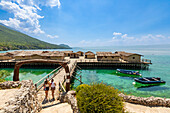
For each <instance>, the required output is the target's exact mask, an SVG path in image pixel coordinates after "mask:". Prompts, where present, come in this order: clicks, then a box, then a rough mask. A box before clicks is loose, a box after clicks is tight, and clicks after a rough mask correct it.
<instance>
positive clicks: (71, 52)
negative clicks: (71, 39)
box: [61, 51, 73, 53]
mask: <svg viewBox="0 0 170 113" xmlns="http://www.w3.org/2000/svg"><path fill="white" fill-rule="evenodd" d="M61 52H63V53H73V51H61Z"/></svg>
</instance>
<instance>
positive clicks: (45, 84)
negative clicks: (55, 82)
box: [44, 79, 50, 99]
mask: <svg viewBox="0 0 170 113" xmlns="http://www.w3.org/2000/svg"><path fill="white" fill-rule="evenodd" d="M49 88H50V84H49V81H48V80H47V79H46V80H45V82H44V91H45V99H47V97H48V91H49Z"/></svg>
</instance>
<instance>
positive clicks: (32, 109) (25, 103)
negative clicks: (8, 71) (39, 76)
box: [0, 80, 41, 113]
mask: <svg viewBox="0 0 170 113" xmlns="http://www.w3.org/2000/svg"><path fill="white" fill-rule="evenodd" d="M21 84H22V85H21V88H20V89H18V91H17V92H16V94H14V95H15V96H14V98H11V99H10V100H9V101H8V102H6V103H5V107H4V108H3V109H1V110H0V113H36V112H39V111H40V110H41V106H40V104H39V102H38V99H37V95H36V90H35V87H34V84H33V82H32V80H26V81H22V82H21Z"/></svg>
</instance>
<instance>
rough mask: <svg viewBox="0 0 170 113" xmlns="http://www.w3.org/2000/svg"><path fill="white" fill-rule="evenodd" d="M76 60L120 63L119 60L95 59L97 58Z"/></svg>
mask: <svg viewBox="0 0 170 113" xmlns="http://www.w3.org/2000/svg"><path fill="white" fill-rule="evenodd" d="M77 62H95V63H96V62H101V63H121V61H119V60H97V59H79V60H77Z"/></svg>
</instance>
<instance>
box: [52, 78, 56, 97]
mask: <svg viewBox="0 0 170 113" xmlns="http://www.w3.org/2000/svg"><path fill="white" fill-rule="evenodd" d="M55 86H56V83H55V82H54V79H52V80H51V92H52V98H53V99H55V98H54V91H55Z"/></svg>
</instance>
